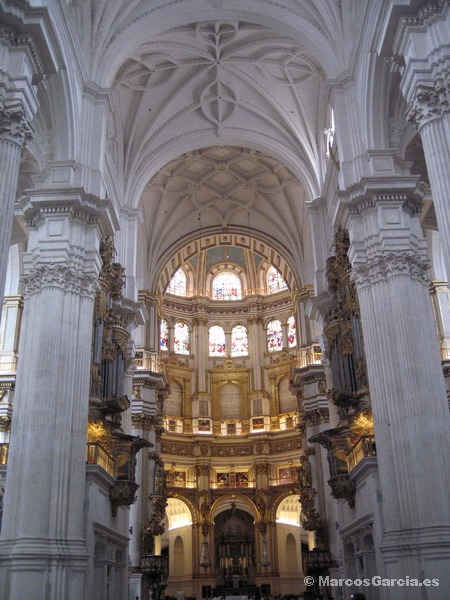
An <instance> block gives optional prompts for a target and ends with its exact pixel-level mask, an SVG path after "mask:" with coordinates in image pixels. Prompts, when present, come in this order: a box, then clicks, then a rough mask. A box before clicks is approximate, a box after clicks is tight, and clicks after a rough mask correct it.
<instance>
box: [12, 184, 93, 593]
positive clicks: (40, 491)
mask: <svg viewBox="0 0 450 600" xmlns="http://www.w3.org/2000/svg"><path fill="white" fill-rule="evenodd" d="M53 193H54V191H53ZM63 197H64V193H61V194H60V196H59V198H60V200H59V201H58V203H57V204H56V202H53V203H52V201H51V200H49V195H48V194H46V193H44V192H42V193H41V194H36V195H35V196H34V197H33V199H32V200H30V202H29V204H28V206H27V208H26V210H25V216H26V218H27V221H28V223H29V228H30V236H29V242H28V252H27V253H26V254H25V256H24V283H25V293H24V312H23V321H22V334H21V339H20V347H19V356H20V359H19V364H18V371H17V384H16V392H15V403H14V412H13V426H12V431H11V438H10V448H9V460H8V469H7V479H6V493H5V501H4V513H3V527H2V532H1V538H0V597H3V598H8V599H9V600H23V599H24V598H34V599H35V600H61V598H65V599H67V600H80V599H82V598H84V590H85V577H86V567H87V558H88V557H87V554H86V549H85V543H84V538H83V531H84V500H85V480H86V429H87V421H88V402H89V385H90V366H91V338H92V330H93V308H94V298H95V293H96V290H97V286H98V273H99V270H100V265H101V260H100V255H99V245H100V237H101V230H100V224H99V220H98V218H97V214H96V204H95V202H94V200H93V199H92V198H90V199H89V200H88V201H85V200H84V199H83V198H82V197H81V196H80V195H79V194H78V193H73V194H72V195H71V196H70V197H69V194H66V197H65V199H63Z"/></svg>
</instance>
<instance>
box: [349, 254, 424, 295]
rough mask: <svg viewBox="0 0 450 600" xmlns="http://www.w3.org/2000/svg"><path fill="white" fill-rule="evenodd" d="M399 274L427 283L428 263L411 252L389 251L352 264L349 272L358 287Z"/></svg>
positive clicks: (367, 285)
mask: <svg viewBox="0 0 450 600" xmlns="http://www.w3.org/2000/svg"><path fill="white" fill-rule="evenodd" d="M399 276H408V277H410V279H412V280H415V281H419V282H420V283H423V284H424V285H427V284H428V282H429V281H428V264H427V263H426V261H424V260H422V259H421V258H420V257H418V256H416V255H414V254H413V253H412V252H399V253H394V252H390V253H388V254H385V255H383V256H379V257H376V258H374V259H372V260H369V261H367V262H366V263H364V264H359V265H356V266H354V267H353V269H352V274H351V278H352V281H354V282H355V284H356V286H357V287H358V288H363V287H369V286H371V285H372V284H374V283H378V282H380V281H386V280H387V279H390V278H392V277H399Z"/></svg>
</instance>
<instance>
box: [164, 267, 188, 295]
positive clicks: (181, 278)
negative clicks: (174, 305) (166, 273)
mask: <svg viewBox="0 0 450 600" xmlns="http://www.w3.org/2000/svg"><path fill="white" fill-rule="evenodd" d="M186 289H187V278H186V273H185V272H184V271H183V269H178V271H175V274H174V276H173V277H172V279H171V280H170V283H169V285H168V286H167V292H168V293H169V294H174V295H175V296H186Z"/></svg>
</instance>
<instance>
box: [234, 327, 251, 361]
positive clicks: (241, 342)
mask: <svg viewBox="0 0 450 600" xmlns="http://www.w3.org/2000/svg"><path fill="white" fill-rule="evenodd" d="M247 355H248V334H247V328H246V327H245V326H244V325H235V326H234V327H233V329H232V330H231V356H247Z"/></svg>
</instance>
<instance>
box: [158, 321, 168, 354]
mask: <svg viewBox="0 0 450 600" xmlns="http://www.w3.org/2000/svg"><path fill="white" fill-rule="evenodd" d="M159 345H160V348H161V350H162V351H163V352H167V351H168V350H169V323H168V322H167V321H166V319H162V320H161V329H160V338H159Z"/></svg>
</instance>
